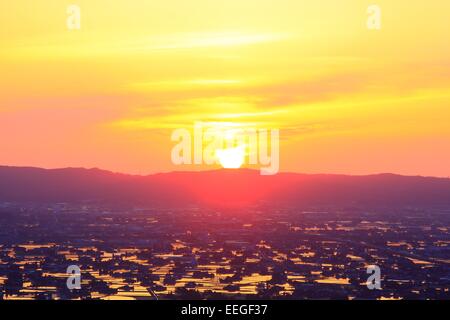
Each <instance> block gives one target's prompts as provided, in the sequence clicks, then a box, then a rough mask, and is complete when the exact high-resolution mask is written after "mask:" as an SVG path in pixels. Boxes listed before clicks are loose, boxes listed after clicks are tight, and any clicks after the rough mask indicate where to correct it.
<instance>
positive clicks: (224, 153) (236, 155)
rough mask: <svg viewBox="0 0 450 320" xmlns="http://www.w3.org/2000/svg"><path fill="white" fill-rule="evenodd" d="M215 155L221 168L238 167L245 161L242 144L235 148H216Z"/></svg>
mask: <svg viewBox="0 0 450 320" xmlns="http://www.w3.org/2000/svg"><path fill="white" fill-rule="evenodd" d="M216 157H217V158H218V159H219V163H220V165H221V166H222V167H223V168H225V169H239V168H240V167H241V166H242V165H243V164H244V161H245V148H244V146H238V147H236V148H227V149H217V150H216Z"/></svg>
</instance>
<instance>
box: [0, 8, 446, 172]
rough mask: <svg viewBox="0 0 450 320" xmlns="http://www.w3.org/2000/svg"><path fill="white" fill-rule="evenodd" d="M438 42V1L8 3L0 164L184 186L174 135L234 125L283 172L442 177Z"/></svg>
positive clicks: (3, 15)
mask: <svg viewBox="0 0 450 320" xmlns="http://www.w3.org/2000/svg"><path fill="white" fill-rule="evenodd" d="M373 3H376V4H377V5H379V7H380V8H381V10H382V20H381V21H382V27H381V30H369V29H368V28H367V26H366V21H367V17H368V16H367V12H366V11H367V8H368V6H369V5H371V4H373ZM70 4H77V5H78V6H79V7H80V8H81V29H80V30H68V29H67V26H66V19H67V13H66V10H67V6H68V5H70ZM448 30H450V2H449V1H447V0H428V1H424V0H415V1H411V0H409V1H406V0H378V1H365V0H324V1H302V0H279V1H273V0H272V1H265V0H258V1H256V0H227V1H216V0H195V1H187V0H164V1H162V0H152V1H143V0H134V1H122V0H116V1H106V0H86V1H81V0H77V1H50V0H40V1H32V0H16V1H10V2H7V1H2V2H0V164H8V165H33V166H42V167H66V166H83V167H101V168H105V169H110V170H114V171H121V172H130V173H151V172H158V171H169V170H180V169H181V170H182V169H186V168H179V167H175V166H173V165H172V163H171V161H170V149H171V148H172V146H173V144H172V142H171V141H170V133H171V131H172V130H173V129H175V128H179V127H187V128H190V127H191V126H192V125H193V123H194V122H195V121H228V122H236V123H255V124H257V125H258V126H260V127H268V128H279V129H280V135H281V140H282V141H281V154H280V161H281V170H282V171H297V172H329V173H350V174H365V173H376V172H395V173H402V174H421V175H436V176H449V175H450V166H449V165H448V164H449V163H450V148H449V147H450V41H448V39H449V34H448V33H449V31H448Z"/></svg>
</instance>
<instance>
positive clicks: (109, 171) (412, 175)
mask: <svg viewBox="0 0 450 320" xmlns="http://www.w3.org/2000/svg"><path fill="white" fill-rule="evenodd" d="M0 168H16V169H38V170H48V171H54V170H69V169H78V170H98V171H103V172H108V173H112V174H121V175H127V176H136V177H149V176H156V175H161V174H174V173H202V172H215V171H227V172H232V171H251V172H255V173H256V172H258V171H259V170H258V169H252V168H245V167H244V168H238V169H226V168H217V169H204V170H179V171H178V170H173V171H161V172H154V173H148V174H137V173H126V172H120V171H113V170H108V169H102V168H99V167H72V166H68V167H52V168H49V167H38V166H20V165H3V164H0ZM279 174H296V175H322V176H324V175H331V176H349V177H367V176H380V175H394V176H402V177H422V178H436V179H450V176H427V175H420V174H399V173H393V172H377V173H367V174H349V173H305V172H293V171H280V172H278V173H277V174H275V175H273V176H277V175H279ZM267 177H270V176H267Z"/></svg>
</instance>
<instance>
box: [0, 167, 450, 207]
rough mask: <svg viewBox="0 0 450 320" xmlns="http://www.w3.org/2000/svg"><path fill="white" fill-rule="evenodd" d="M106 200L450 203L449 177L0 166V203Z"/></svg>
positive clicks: (389, 203) (157, 202)
mask: <svg viewBox="0 0 450 320" xmlns="http://www.w3.org/2000/svg"><path fill="white" fill-rule="evenodd" d="M83 200H93V201H107V202H134V203H139V204H144V203H145V204H162V205H164V204H165V205H184V204H191V203H211V204H237V203H251V202H254V201H259V200H264V201H268V202H271V203H278V202H280V203H281V202H282V203H288V204H292V205H297V204H353V203H358V204H380V205H385V204H386V205H438V204H439V205H441V204H445V205H448V204H450V179H445V178H430V177H411V176H399V175H394V174H378V175H368V176H346V175H321V174H319V175H316V174H313V175H310V174H296V173H281V174H278V175H275V176H261V175H259V171H253V170H247V169H241V170H216V171H203V172H173V173H161V174H156V175H149V176H133V175H125V174H117V173H112V172H109V171H103V170H99V169H78V168H67V169H53V170H46V169H39V168H22V167H2V166H0V201H14V202H16V201H33V202H65V201H83Z"/></svg>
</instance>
